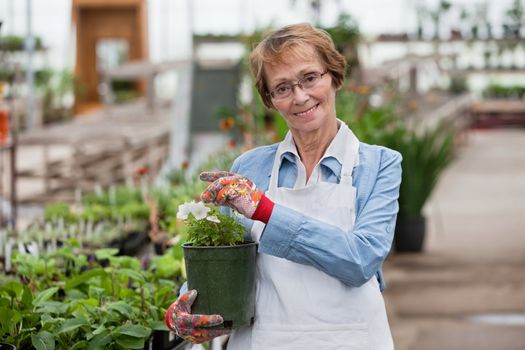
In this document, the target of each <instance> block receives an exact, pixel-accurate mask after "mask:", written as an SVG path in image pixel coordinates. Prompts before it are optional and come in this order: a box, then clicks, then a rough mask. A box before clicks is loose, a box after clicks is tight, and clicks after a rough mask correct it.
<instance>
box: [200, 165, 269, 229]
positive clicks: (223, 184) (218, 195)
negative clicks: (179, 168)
mask: <svg viewBox="0 0 525 350" xmlns="http://www.w3.org/2000/svg"><path fill="white" fill-rule="evenodd" d="M200 179H201V180H202V181H208V182H211V184H210V185H209V186H208V188H207V189H206V190H205V191H204V192H202V194H201V199H202V201H203V202H205V203H213V204H215V205H225V206H228V207H230V208H232V209H235V210H236V211H238V212H239V213H240V214H242V215H244V216H246V217H247V218H248V219H253V220H259V221H262V222H264V223H268V220H269V219H270V215H271V214H272V210H273V206H274V203H273V202H272V201H271V200H270V199H269V198H268V197H266V196H265V195H264V193H263V192H262V191H259V190H258V189H257V187H256V186H255V184H254V183H253V182H252V181H251V180H250V179H248V178H247V177H246V176H242V175H239V174H235V173H230V172H227V171H217V172H203V173H201V174H200Z"/></svg>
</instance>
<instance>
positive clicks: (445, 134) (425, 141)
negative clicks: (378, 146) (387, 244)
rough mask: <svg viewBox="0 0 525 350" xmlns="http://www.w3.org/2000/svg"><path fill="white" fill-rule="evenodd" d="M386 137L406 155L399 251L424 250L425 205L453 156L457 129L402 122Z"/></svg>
mask: <svg viewBox="0 0 525 350" xmlns="http://www.w3.org/2000/svg"><path fill="white" fill-rule="evenodd" d="M384 137H385V140H384V141H385V143H384V144H385V145H386V146H388V147H390V148H393V149H395V150H397V151H398V152H400V153H401V154H402V156H403V163H402V167H403V175H402V182H401V188H400V193H399V214H398V217H397V223H396V231H395V249H396V251H398V252H421V251H422V250H423V244H424V238H425V226H426V219H425V217H424V215H423V207H424V205H425V203H426V202H427V200H428V199H429V197H430V196H431V195H432V192H433V190H434V188H435V187H436V185H437V183H438V180H439V178H440V176H441V175H442V173H443V171H444V170H445V168H446V167H447V166H448V165H449V164H450V162H451V161H452V159H453V156H454V153H455V147H454V146H455V144H454V137H455V130H454V129H453V128H452V127H450V126H447V125H445V124H440V125H438V126H437V127H436V128H433V129H427V130H425V131H422V132H416V131H413V130H409V129H407V128H406V127H404V126H401V125H398V126H397V127H396V128H394V129H393V130H391V131H390V132H388V133H387V134H385V136H384Z"/></svg>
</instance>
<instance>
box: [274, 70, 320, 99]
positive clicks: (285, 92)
mask: <svg viewBox="0 0 525 350" xmlns="http://www.w3.org/2000/svg"><path fill="white" fill-rule="evenodd" d="M326 73H328V71H326V72H324V73H319V72H312V73H308V74H306V75H305V76H304V77H302V78H301V79H299V80H297V83H292V82H291V81H288V82H284V83H282V84H280V85H278V86H277V87H276V88H275V89H273V90H271V91H270V92H268V93H267V95H270V96H271V97H272V98H273V99H274V100H284V99H286V98H288V97H290V96H291V95H292V93H293V89H294V87H296V86H299V87H300V88H301V90H303V91H306V90H309V89H312V88H313V87H314V86H315V85H316V84H317V83H318V82H319V81H320V80H321V78H322V77H324V76H325V75H326Z"/></svg>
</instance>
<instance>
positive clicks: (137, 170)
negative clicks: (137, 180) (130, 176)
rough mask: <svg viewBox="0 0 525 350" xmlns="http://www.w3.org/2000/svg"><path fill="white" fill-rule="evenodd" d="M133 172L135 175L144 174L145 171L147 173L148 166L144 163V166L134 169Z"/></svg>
mask: <svg viewBox="0 0 525 350" xmlns="http://www.w3.org/2000/svg"><path fill="white" fill-rule="evenodd" d="M134 172H135V174H137V175H140V176H143V175H146V174H147V173H149V168H148V167H147V166H146V165H145V166H141V167H140V168H137V169H135V171H134Z"/></svg>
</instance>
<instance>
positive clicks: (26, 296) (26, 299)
mask: <svg viewBox="0 0 525 350" xmlns="http://www.w3.org/2000/svg"><path fill="white" fill-rule="evenodd" d="M22 305H24V307H26V308H30V307H31V306H32V305H33V293H32V292H31V288H29V286H24V291H23V292H22Z"/></svg>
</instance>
